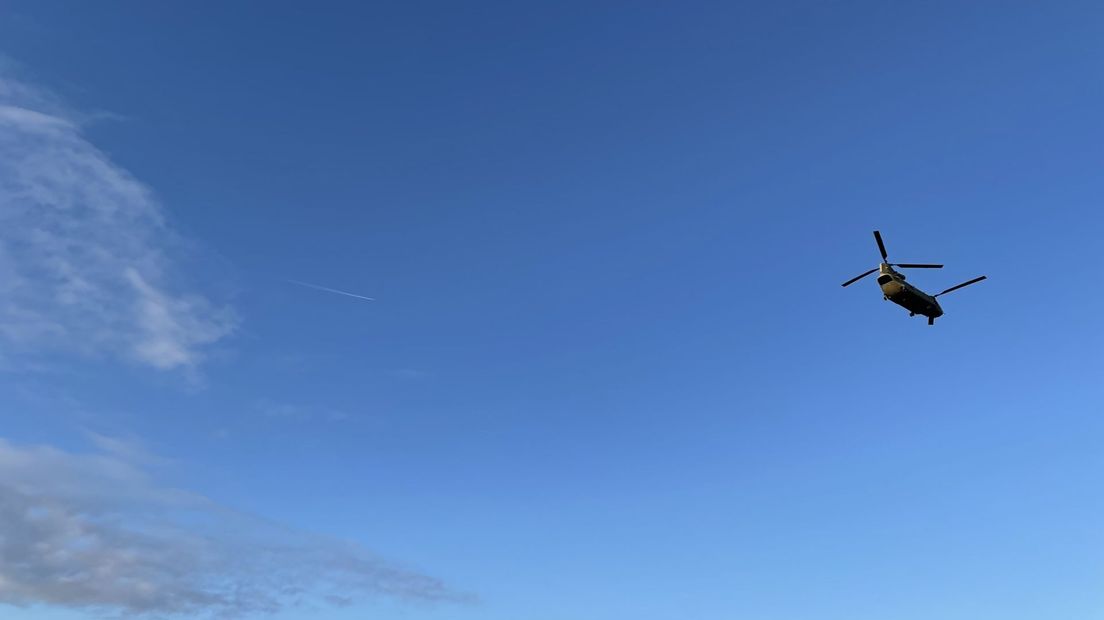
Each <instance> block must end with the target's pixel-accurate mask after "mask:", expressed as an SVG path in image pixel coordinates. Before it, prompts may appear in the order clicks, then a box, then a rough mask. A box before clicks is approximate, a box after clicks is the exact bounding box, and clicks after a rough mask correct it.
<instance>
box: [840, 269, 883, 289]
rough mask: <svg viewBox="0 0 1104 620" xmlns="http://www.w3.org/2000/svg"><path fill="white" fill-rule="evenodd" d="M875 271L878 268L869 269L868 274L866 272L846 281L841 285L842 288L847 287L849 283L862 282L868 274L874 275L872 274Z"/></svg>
mask: <svg viewBox="0 0 1104 620" xmlns="http://www.w3.org/2000/svg"><path fill="white" fill-rule="evenodd" d="M877 270H878V268H877V267H875V268H873V269H871V270H870V271H868V272H866V273H864V274H862V275H861V276H855V277H854V278H851V279H850V280H848V281H846V282H844V283H843V286H847V285H848V284H851V283H853V282H858V281H859V280H862V279H863V278H865V277H866V276H868V275H870V274H872V273H874V272H875V271H877Z"/></svg>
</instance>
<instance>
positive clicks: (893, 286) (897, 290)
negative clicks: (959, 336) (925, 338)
mask: <svg viewBox="0 0 1104 620" xmlns="http://www.w3.org/2000/svg"><path fill="white" fill-rule="evenodd" d="M878 286H880V287H881V288H882V295H883V296H884V297H885V298H886V299H887V300H889V301H892V302H893V303H895V304H897V305H898V306H901V307H902V308H904V309H905V310H908V311H909V314H910V315H914V314H920V315H923V316H926V317H928V322H932V321H934V320H935V319H936V318H937V317H941V316H943V308H941V307H940V306H939V302H938V301H936V300H935V297H932V296H931V295H928V294H927V293H925V292H924V291H922V290H920V289H918V288H916V287H915V286H913V285H911V284H909V283H908V282H906V281H905V276H904V274H901V273H899V272H897V271H894V269H893V268H892V267H890V266H889V265H887V264H885V263H882V264H881V265H880V267H879V269H878Z"/></svg>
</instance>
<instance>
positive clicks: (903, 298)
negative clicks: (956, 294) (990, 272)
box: [843, 230, 985, 325]
mask: <svg viewBox="0 0 1104 620" xmlns="http://www.w3.org/2000/svg"><path fill="white" fill-rule="evenodd" d="M874 240H875V241H877V242H878V250H879V251H881V253H882V262H881V264H879V265H878V266H877V267H875V268H873V269H871V270H870V271H868V272H866V273H864V274H862V275H860V276H855V277H854V278H851V279H850V280H848V281H846V282H844V283H843V285H844V286H847V285H848V284H852V283H854V282H858V281H859V280H861V279H863V278H865V277H866V276H868V275H870V274H872V273H874V272H875V271H877V272H878V273H879V275H878V286H880V287H882V299H885V300H888V301H892V302H893V303H895V304H897V305H898V306H901V307H902V308H904V309H905V310H908V311H909V316H916V315H917V314H920V315H923V316H926V317H928V325H935V319H937V318H939V317H941V316H943V308H940V307H939V302H938V301H936V300H935V298H936V297H939V296H940V295H946V294H947V293H950V292H951V291H957V290H958V289H960V288H962V287H964V286H970V285H971V284H975V283H977V282H981V281H982V280H984V279H985V276H981V277H980V278H974V279H973V280H968V281H966V282H963V283H962V284H956V285H955V286H952V287H951V288H949V289H947V290H945V291H943V292H942V293H936V294H935V295H928V294H927V293H925V292H924V291H922V290H920V289H918V288H916V287H915V286H913V285H911V284H909V283H908V282H905V276H904V274H902V273H898V272H897V271H894V269H893V268H894V267H903V268H905V269H942V268H943V265H928V264H921V263H890V262H889V257H888V255H887V254H886V249H885V244H884V243H882V234H881V233H880V232H878V231H876V230H875V231H874Z"/></svg>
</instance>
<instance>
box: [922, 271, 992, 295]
mask: <svg viewBox="0 0 1104 620" xmlns="http://www.w3.org/2000/svg"><path fill="white" fill-rule="evenodd" d="M984 279H985V276H981V277H980V278H974V279H973V280H968V281H966V282H963V283H962V284H956V285H954V286H952V287H951V288H949V289H947V290H945V291H943V292H942V293H939V294H936V295H932V297H939V295H946V294H947V293H950V292H951V291H957V290H958V289H960V288H962V287H964V286H970V285H971V284H975V283H977V282H981V281H982V280H984Z"/></svg>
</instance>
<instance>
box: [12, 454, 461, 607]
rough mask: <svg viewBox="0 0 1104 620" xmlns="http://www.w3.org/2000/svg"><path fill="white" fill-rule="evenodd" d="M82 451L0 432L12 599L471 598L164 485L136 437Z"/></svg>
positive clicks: (255, 602) (150, 602) (84, 603)
mask: <svg viewBox="0 0 1104 620" xmlns="http://www.w3.org/2000/svg"><path fill="white" fill-rule="evenodd" d="M96 443H97V444H99V445H101V446H103V447H105V448H107V451H103V452H95V453H88V454H78V453H72V452H66V451H62V450H58V449H56V448H52V447H46V446H19V445H15V444H12V443H9V442H7V441H5V440H3V439H0V603H5V604H9V605H16V606H25V605H31V604H50V605H57V606H64V607H70V608H75V609H85V610H92V611H97V612H100V613H109V614H124V615H131V614H134V615H142V616H149V617H159V616H171V615H182V616H190V617H197V616H206V617H236V616H243V615H250V614H253V613H257V612H274V611H279V610H281V609H284V608H287V607H291V606H297V605H317V604H347V603H350V602H354V601H356V600H358V599H363V598H365V597H371V596H379V595H386V596H393V597H399V598H404V599H414V600H424V601H437V600H460V599H463V598H464V597H462V596H459V595H457V594H455V593H454V592H451V591H450V590H448V589H447V588H446V587H445V586H444V585H443V584H442V583H441V582H440V581H438V580H437V579H434V578H432V577H428V576H426V575H422V574H419V573H417V572H414V571H410V570H406V569H403V568H399V567H396V566H394V565H392V564H390V563H387V562H384V561H382V560H380V559H378V558H375V557H373V556H372V555H370V554H369V553H367V552H366V551H364V550H363V549H361V548H359V547H357V546H355V545H353V544H351V543H345V542H340V541H334V540H330V539H323V538H320V537H316V536H313V535H309V534H305V533H302V532H297V531H293V530H290V529H288V528H284V527H280V526H277V525H274V524H271V523H268V522H264V521H262V520H260V519H256V518H252V517H248V516H243V515H241V514H239V513H234V512H232V511H230V510H228V509H227V508H225V507H223V506H219V505H217V504H216V503H214V502H213V501H211V500H209V499H207V498H205V497H202V496H200V495H197V494H194V493H189V492H186V491H182V490H179V489H173V488H170V487H167V486H164V485H160V484H158V483H157V482H156V481H155V480H154V479H153V478H152V477H151V476H150V475H149V474H148V473H147V472H146V471H144V470H143V469H142V468H141V467H140V466H139V465H137V464H135V463H133V462H131V461H130V460H128V459H127V458H125V455H127V454H130V453H132V452H133V447H132V446H131V445H130V444H129V443H128V442H123V443H120V442H117V441H115V440H112V439H110V438H106V437H98V438H97V440H96Z"/></svg>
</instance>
